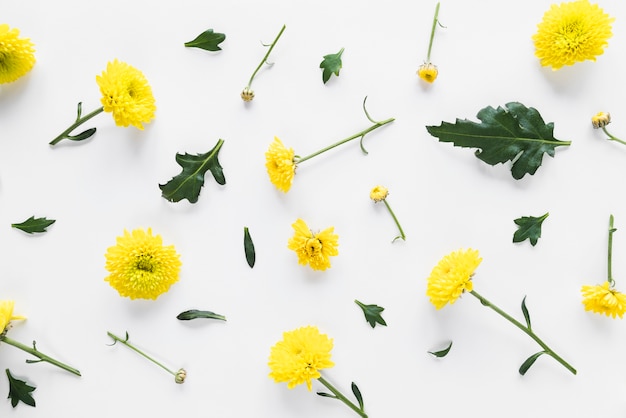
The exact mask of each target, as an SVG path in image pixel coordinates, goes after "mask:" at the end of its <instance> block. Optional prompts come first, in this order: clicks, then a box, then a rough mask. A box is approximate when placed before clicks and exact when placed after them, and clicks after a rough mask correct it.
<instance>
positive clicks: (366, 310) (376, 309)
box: [354, 299, 387, 328]
mask: <svg viewBox="0 0 626 418" xmlns="http://www.w3.org/2000/svg"><path fill="white" fill-rule="evenodd" d="M354 303H356V304H357V305H359V307H360V308H361V309H362V310H363V314H364V315H365V320H366V321H367V322H369V324H370V325H371V326H372V328H374V327H375V326H376V324H377V323H378V324H380V325H384V326H387V323H386V322H385V320H384V319H383V317H382V316H380V313H381V312H382V311H384V310H385V308H383V307H382V306H378V305H365V304H363V303H361V302H359V301H358V300H356V299H355V300H354Z"/></svg>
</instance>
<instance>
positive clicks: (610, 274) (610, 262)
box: [607, 215, 617, 287]
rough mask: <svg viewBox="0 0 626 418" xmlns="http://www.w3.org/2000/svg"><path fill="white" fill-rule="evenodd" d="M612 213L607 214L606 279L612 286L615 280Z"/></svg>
mask: <svg viewBox="0 0 626 418" xmlns="http://www.w3.org/2000/svg"><path fill="white" fill-rule="evenodd" d="M613 220H614V218H613V215H611V216H609V251H608V263H607V264H608V271H607V275H608V281H609V285H610V286H611V287H613V286H614V285H615V280H613V267H612V266H613V233H614V232H615V231H617V228H615V227H614V226H613Z"/></svg>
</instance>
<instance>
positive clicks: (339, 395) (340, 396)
mask: <svg viewBox="0 0 626 418" xmlns="http://www.w3.org/2000/svg"><path fill="white" fill-rule="evenodd" d="M317 380H319V382H320V383H321V384H323V385H324V386H326V388H327V389H328V390H330V391H331V392H332V393H333V395H335V397H336V399H339V400H340V401H341V402H343V403H344V404H346V405H347V406H348V407H350V409H352V410H353V411H354V412H356V413H357V414H359V415H360V416H361V417H363V418H367V414H366V413H365V411H363V410H361V409H360V408H359V407H358V406H356V405H355V404H353V403H352V402H351V401H350V400H349V399H348V398H346V397H345V396H343V394H342V393H341V392H339V391H338V390H337V389H336V388H335V387H334V386H333V385H332V384H330V382H329V381H327V380H326V379H324V377H323V376H320V377H318V378H317Z"/></svg>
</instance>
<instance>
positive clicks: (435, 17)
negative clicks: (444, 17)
mask: <svg viewBox="0 0 626 418" xmlns="http://www.w3.org/2000/svg"><path fill="white" fill-rule="evenodd" d="M440 5H441V3H439V2H437V6H436V7H435V16H434V17H433V26H432V28H431V29H430V41H428V54H427V55H426V62H430V52H431V51H432V49H433V39H435V29H436V28H437V23H439V6H440Z"/></svg>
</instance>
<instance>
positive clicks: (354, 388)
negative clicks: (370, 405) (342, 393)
mask: <svg viewBox="0 0 626 418" xmlns="http://www.w3.org/2000/svg"><path fill="white" fill-rule="evenodd" d="M352 393H354V397H355V398H356V400H357V402H358V403H359V409H360V410H361V411H363V396H362V395H361V391H360V390H359V387H358V386H357V385H356V383H354V382H352Z"/></svg>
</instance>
